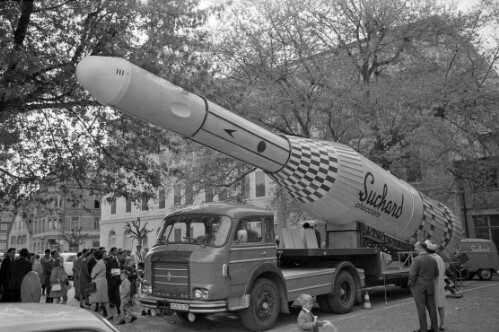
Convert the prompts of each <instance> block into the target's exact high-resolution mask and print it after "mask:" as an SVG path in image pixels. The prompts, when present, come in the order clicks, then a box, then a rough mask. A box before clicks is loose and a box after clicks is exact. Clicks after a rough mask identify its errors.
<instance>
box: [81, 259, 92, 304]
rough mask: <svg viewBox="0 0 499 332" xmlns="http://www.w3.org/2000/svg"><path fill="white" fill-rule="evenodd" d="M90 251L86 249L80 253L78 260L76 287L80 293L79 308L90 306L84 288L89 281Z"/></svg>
mask: <svg viewBox="0 0 499 332" xmlns="http://www.w3.org/2000/svg"><path fill="white" fill-rule="evenodd" d="M91 255H92V254H91V252H90V251H87V252H85V253H84V254H82V257H81V262H80V271H79V273H78V287H79V288H80V289H79V295H80V308H87V307H90V297H89V294H88V292H87V290H86V287H87V285H88V284H89V283H90V281H91V280H90V273H89V272H88V260H89V259H90V256H91Z"/></svg>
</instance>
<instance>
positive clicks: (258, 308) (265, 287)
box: [241, 278, 280, 331]
mask: <svg viewBox="0 0 499 332" xmlns="http://www.w3.org/2000/svg"><path fill="white" fill-rule="evenodd" d="M279 308H280V298H279V292H278V291H277V287H276V286H275V285H274V283H273V282H272V281H270V280H269V279H266V278H261V279H258V280H257V281H256V282H255V284H254V285H253V288H252V289H251V297H250V306H249V307H248V308H246V309H244V310H243V311H241V321H242V322H243V325H244V327H246V328H247V329H248V330H250V331H264V330H268V329H270V328H272V327H273V326H274V324H275V322H276V321H277V317H278V316H279V310H280V309H279Z"/></svg>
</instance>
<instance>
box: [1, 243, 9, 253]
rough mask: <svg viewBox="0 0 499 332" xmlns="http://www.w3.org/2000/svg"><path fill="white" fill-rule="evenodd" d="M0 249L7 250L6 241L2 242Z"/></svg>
mask: <svg viewBox="0 0 499 332" xmlns="http://www.w3.org/2000/svg"><path fill="white" fill-rule="evenodd" d="M0 250H1V251H4V250H7V245H6V244H5V243H0Z"/></svg>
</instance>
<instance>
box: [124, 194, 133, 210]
mask: <svg viewBox="0 0 499 332" xmlns="http://www.w3.org/2000/svg"><path fill="white" fill-rule="evenodd" d="M125 212H132V199H131V198H130V197H127V198H126V207H125Z"/></svg>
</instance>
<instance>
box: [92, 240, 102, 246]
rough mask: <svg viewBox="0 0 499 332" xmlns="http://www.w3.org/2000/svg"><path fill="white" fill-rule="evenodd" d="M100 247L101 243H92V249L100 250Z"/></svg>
mask: <svg viewBox="0 0 499 332" xmlns="http://www.w3.org/2000/svg"><path fill="white" fill-rule="evenodd" d="M99 247H100V242H99V241H92V248H99Z"/></svg>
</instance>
